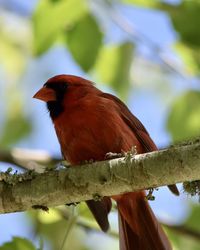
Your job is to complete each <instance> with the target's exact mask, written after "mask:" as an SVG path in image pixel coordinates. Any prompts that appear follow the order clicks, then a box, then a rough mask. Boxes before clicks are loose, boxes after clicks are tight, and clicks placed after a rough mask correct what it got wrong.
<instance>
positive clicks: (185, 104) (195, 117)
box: [167, 91, 200, 141]
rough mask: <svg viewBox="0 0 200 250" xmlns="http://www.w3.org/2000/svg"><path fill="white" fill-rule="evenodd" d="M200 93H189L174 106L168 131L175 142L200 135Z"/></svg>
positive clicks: (168, 123)
mask: <svg viewBox="0 0 200 250" xmlns="http://www.w3.org/2000/svg"><path fill="white" fill-rule="evenodd" d="M199 114H200V92H198V91H188V92H186V93H184V94H183V95H181V96H180V97H178V98H177V99H176V100H175V102H174V103H173V104H172V107H171V111H170V113H169V116H168V121H167V129H168V131H169V132H170V133H171V135H172V138H173V140H174V141H180V140H184V139H188V138H191V137H194V136H197V135H200V116H199Z"/></svg>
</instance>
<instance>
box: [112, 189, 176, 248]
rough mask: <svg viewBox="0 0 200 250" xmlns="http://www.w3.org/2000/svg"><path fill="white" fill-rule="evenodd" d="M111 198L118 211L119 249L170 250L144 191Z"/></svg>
mask: <svg viewBox="0 0 200 250" xmlns="http://www.w3.org/2000/svg"><path fill="white" fill-rule="evenodd" d="M113 198H114V199H115V200H116V201H117V207H118V212H119V235H120V250H172V247H171V245H170V243H169V241H168V239H167V236H166V235H165V233H164V231H163V229H162V227H161V225H160V224H159V223H158V221H157V219H156V217H155V215H154V214H153V212H152V210H151V208H150V206H149V204H148V201H147V200H146V199H145V194H144V192H137V193H136V192H135V193H128V194H125V195H121V196H117V197H113Z"/></svg>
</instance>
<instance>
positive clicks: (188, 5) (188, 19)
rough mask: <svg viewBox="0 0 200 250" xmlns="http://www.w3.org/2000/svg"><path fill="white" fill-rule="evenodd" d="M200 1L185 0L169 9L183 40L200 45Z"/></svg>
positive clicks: (191, 44)
mask: <svg viewBox="0 0 200 250" xmlns="http://www.w3.org/2000/svg"><path fill="white" fill-rule="evenodd" d="M199 12H200V1H188V0H184V1H182V2H181V3H180V4H179V5H177V6H176V7H175V8H174V9H173V10H171V11H169V14H170V16H171V20H172V23H173V25H174V28H175V29H176V31H177V32H178V33H179V35H180V39H181V41H182V42H184V43H186V44H188V45H190V46H197V47H200V29H199V25H200V15H199Z"/></svg>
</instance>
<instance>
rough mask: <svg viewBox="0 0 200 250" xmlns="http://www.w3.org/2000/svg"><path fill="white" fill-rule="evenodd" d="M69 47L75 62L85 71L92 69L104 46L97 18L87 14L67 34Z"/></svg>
mask: <svg viewBox="0 0 200 250" xmlns="http://www.w3.org/2000/svg"><path fill="white" fill-rule="evenodd" d="M66 37H67V45H68V48H69V50H70V52H71V54H72V56H73V57H74V59H75V61H76V62H77V63H78V64H79V65H80V66H81V68H82V69H83V70H85V71H88V70H90V69H91V67H92V66H93V64H94V63H95V60H96V57H97V54H98V52H99V49H100V47H101V46H102V38H103V34H102V32H101V30H100V28H99V26H98V23H97V21H96V20H95V18H94V17H93V16H92V15H90V14H87V15H85V16H83V17H82V18H80V19H79V20H78V22H77V23H76V24H75V25H74V26H73V27H72V28H71V30H69V31H68V32H67V36H66Z"/></svg>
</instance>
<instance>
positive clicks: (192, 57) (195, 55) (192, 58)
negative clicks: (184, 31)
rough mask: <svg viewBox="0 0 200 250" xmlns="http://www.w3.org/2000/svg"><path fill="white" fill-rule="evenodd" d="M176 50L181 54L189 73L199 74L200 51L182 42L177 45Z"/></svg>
mask: <svg viewBox="0 0 200 250" xmlns="http://www.w3.org/2000/svg"><path fill="white" fill-rule="evenodd" d="M175 49H176V51H177V52H178V53H179V54H180V57H181V58H182V60H183V62H184V64H185V70H186V71H187V73H189V74H191V75H196V74H198V73H199V71H200V49H192V48H191V47H189V46H186V45H185V44H184V43H181V42H178V43H176V45H175Z"/></svg>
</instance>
